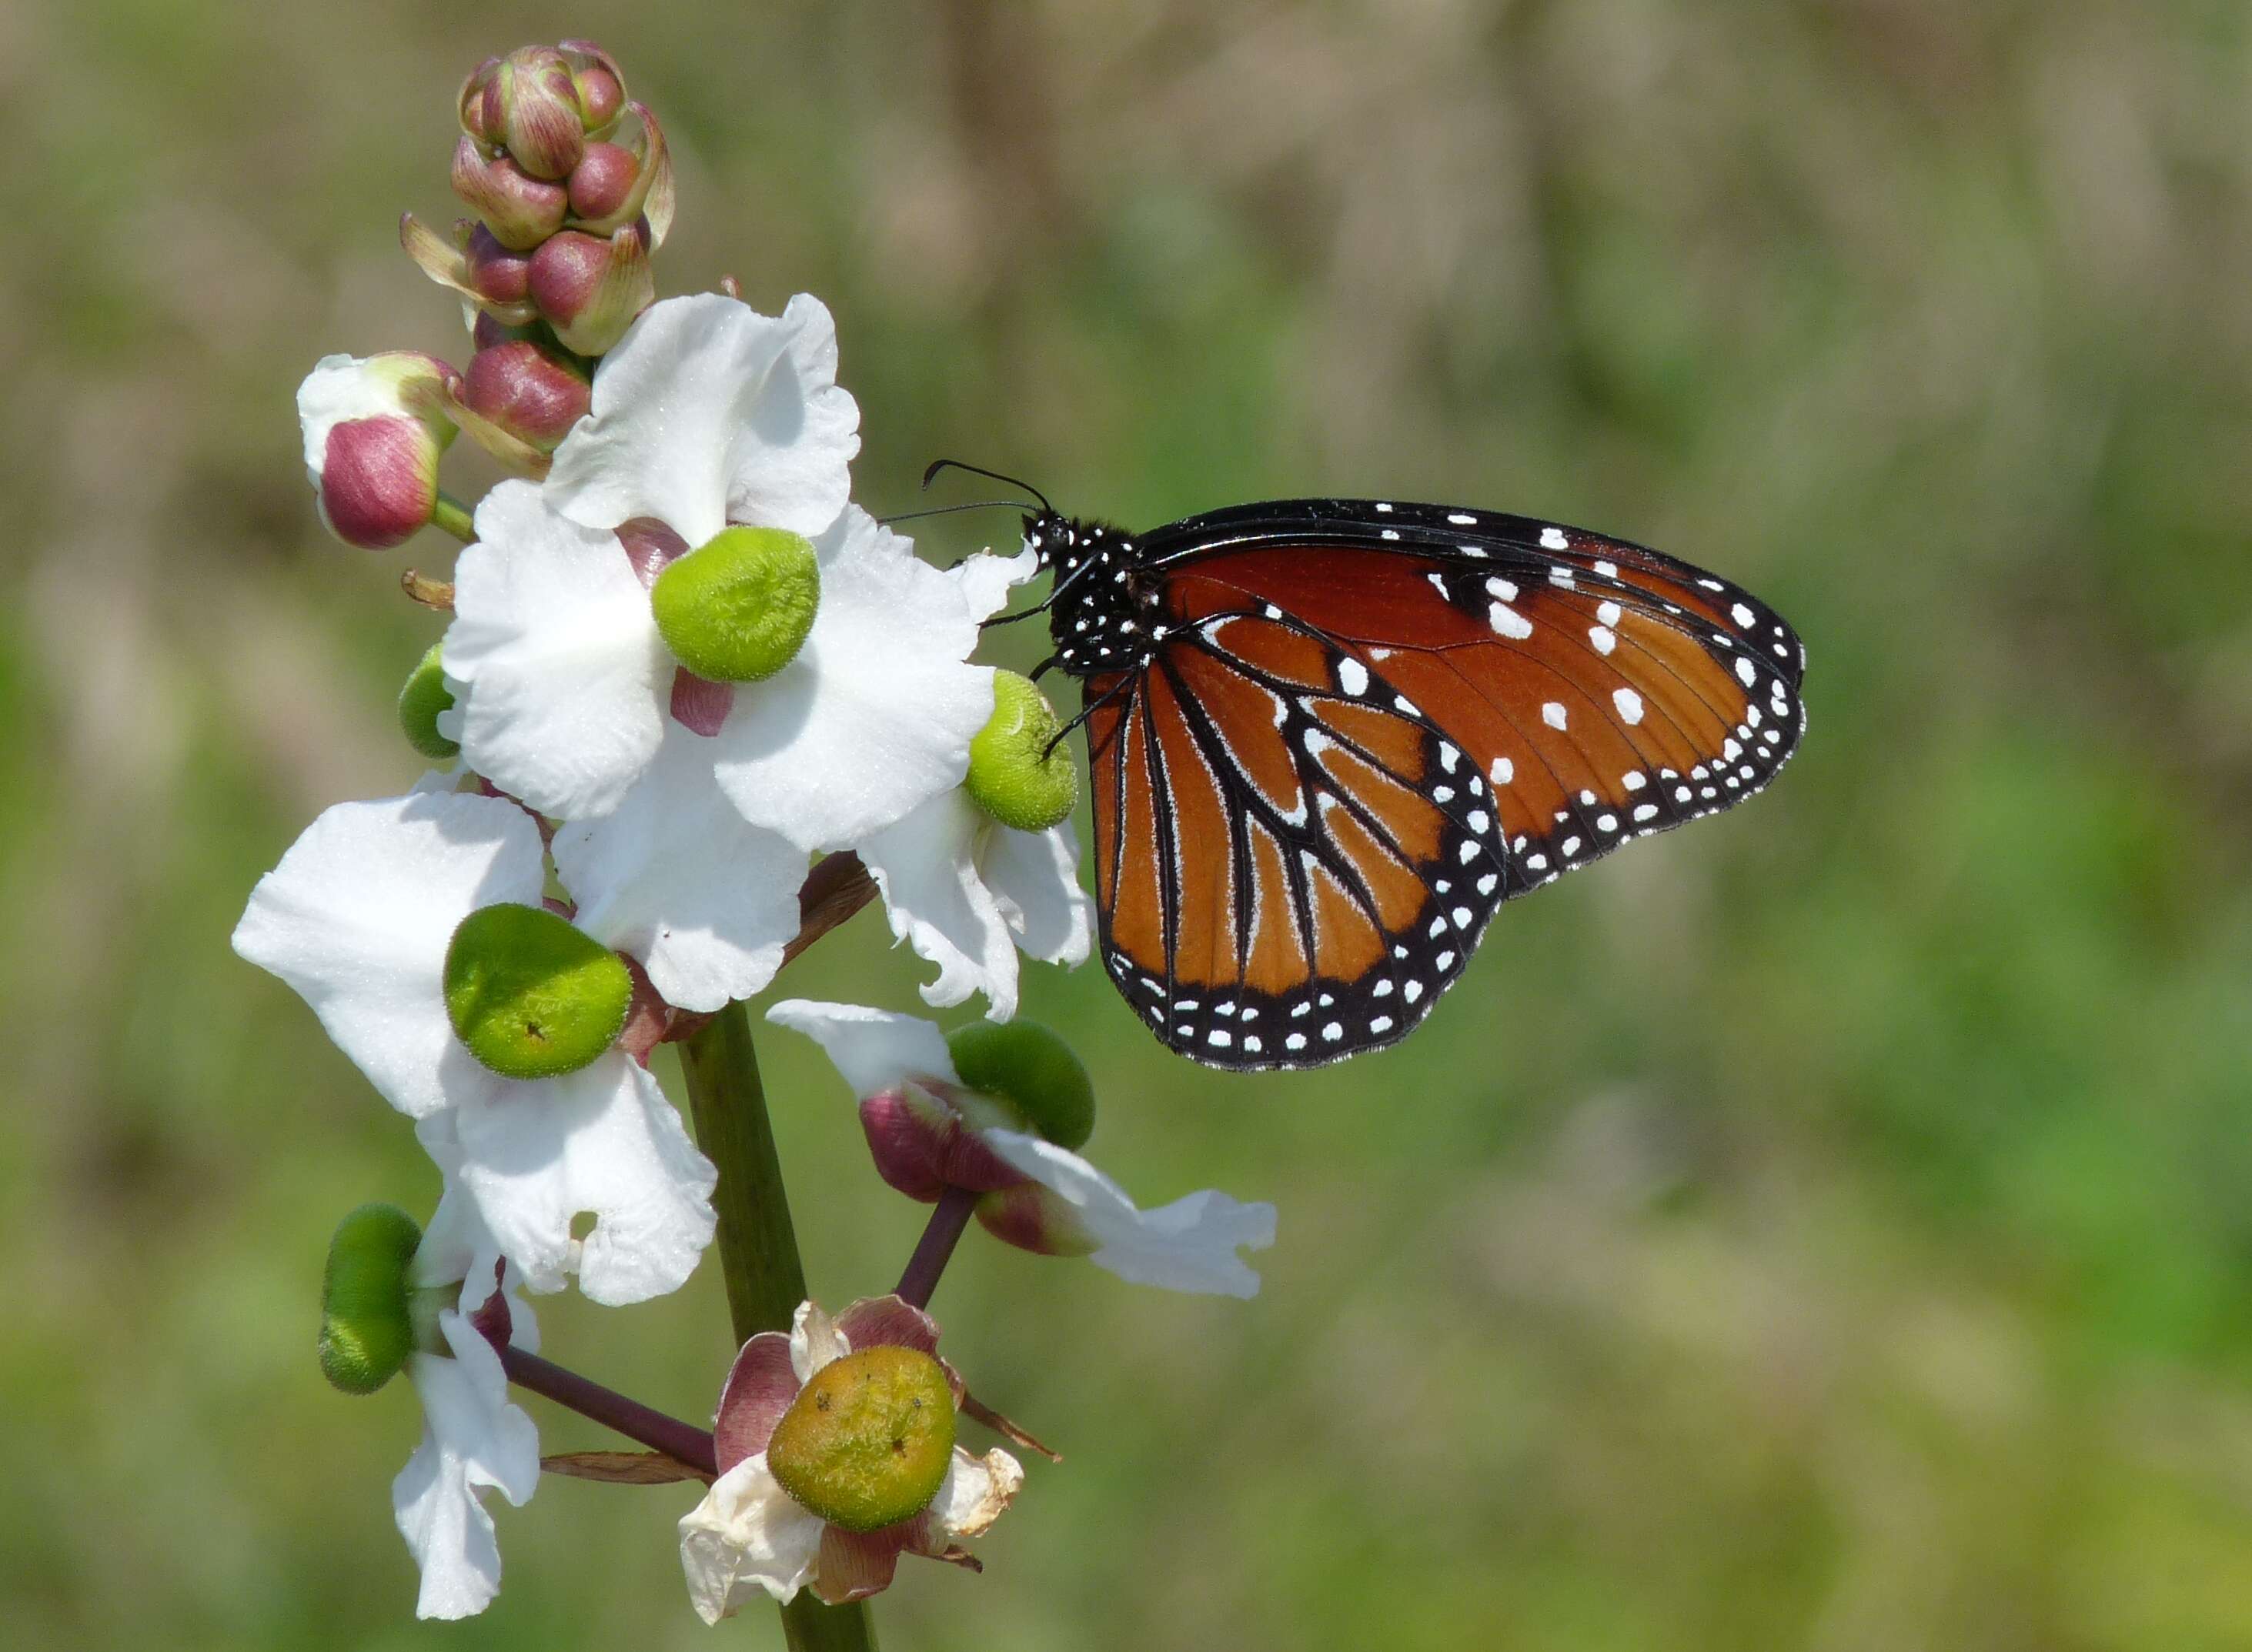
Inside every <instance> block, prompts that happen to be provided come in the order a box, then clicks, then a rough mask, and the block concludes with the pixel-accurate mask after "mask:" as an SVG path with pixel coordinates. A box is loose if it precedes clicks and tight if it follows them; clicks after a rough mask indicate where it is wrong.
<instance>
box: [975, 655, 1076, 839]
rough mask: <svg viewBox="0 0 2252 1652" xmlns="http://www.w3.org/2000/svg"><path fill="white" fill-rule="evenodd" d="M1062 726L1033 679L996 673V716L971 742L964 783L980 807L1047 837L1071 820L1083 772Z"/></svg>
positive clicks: (1008, 824) (994, 709)
mask: <svg viewBox="0 0 2252 1652" xmlns="http://www.w3.org/2000/svg"><path fill="white" fill-rule="evenodd" d="M1061 727H1062V725H1061V724H1060V723H1059V722H1058V721H1057V720H1056V714H1055V710H1054V708H1053V707H1052V706H1051V705H1049V704H1048V703H1047V698H1046V696H1045V695H1043V694H1042V693H1041V692H1040V691H1039V689H1038V688H1036V687H1035V686H1033V684H1032V679H1031V678H1030V677H1019V676H1018V675H1017V674H1016V673H1015V672H1014V671H996V672H994V673H993V715H992V717H991V718H990V719H989V720H988V721H987V722H986V725H985V726H984V728H982V729H980V730H979V731H978V732H977V738H976V739H972V740H971V741H970V775H969V778H968V779H967V780H965V781H963V786H964V788H966V789H967V790H968V791H969V793H970V796H971V797H972V798H973V799H975V800H976V802H977V806H978V807H979V808H981V809H984V811H985V812H986V813H987V814H989V815H990V816H992V817H993V818H994V819H995V820H997V821H999V822H1000V823H1002V824H1003V825H1004V826H1013V827H1015V828H1016V829H1018V831H1025V832H1044V831H1046V829H1048V828H1049V827H1051V826H1055V825H1060V823H1063V822H1064V821H1066V820H1068V819H1069V818H1070V817H1071V810H1072V805H1073V804H1074V803H1076V802H1079V771H1078V770H1077V769H1075V768H1074V767H1072V762H1071V753H1069V752H1068V751H1066V750H1065V749H1064V748H1063V746H1061V745H1060V744H1058V743H1057V741H1056V734H1057V732H1058V731H1059V730H1060V728H1061ZM1051 748H1053V749H1051Z"/></svg>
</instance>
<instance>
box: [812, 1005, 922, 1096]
mask: <svg viewBox="0 0 2252 1652" xmlns="http://www.w3.org/2000/svg"><path fill="white" fill-rule="evenodd" d="M767 1019H768V1020H769V1021H771V1022H773V1023H774V1024H775V1025H776V1026H778V1027H788V1028H789V1030H790V1031H793V1032H802V1033H803V1034H804V1035H805V1036H806V1037H807V1038H810V1039H812V1040H813V1041H814V1042H815V1043H816V1044H817V1045H820V1046H821V1047H822V1049H823V1050H824V1051H825V1052H828V1056H829V1059H830V1060H831V1061H832V1062H834V1063H835V1064H836V1065H837V1070H838V1072H841V1073H843V1074H844V1075H845V1083H846V1084H848V1085H850V1086H851V1087H852V1093H853V1094H854V1095H856V1096H871V1095H878V1094H880V1093H882V1092H884V1091H886V1090H896V1089H898V1088H899V1087H900V1086H901V1085H902V1084H905V1083H906V1082H907V1081H908V1080H909V1079H937V1080H938V1081H939V1082H941V1083H942V1084H951V1085H956V1086H958V1085H960V1084H961V1082H962V1079H960V1077H959V1076H957V1075H956V1072H955V1071H954V1058H953V1057H952V1056H950V1055H949V1054H948V1053H947V1052H946V1035H945V1034H944V1033H942V1032H941V1031H939V1030H938V1027H937V1024H935V1023H934V1022H929V1021H926V1020H924V1019H923V1018H922V1017H921V1016H903V1015H896V1014H894V1013H893V1012H892V1011H891V1010H871V1009H868V1008H867V1007H866V1006H865V1005H863V1004H857V1003H817V1002H815V1001H814V1000H812V999H810V998H785V999H784V1000H783V1001H782V1003H778V1004H776V1005H775V1006H774V1008H772V1009H771V1010H768V1011H767Z"/></svg>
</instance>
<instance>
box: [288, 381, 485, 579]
mask: <svg viewBox="0 0 2252 1652" xmlns="http://www.w3.org/2000/svg"><path fill="white" fill-rule="evenodd" d="M460 385H461V375H460V374H458V373H456V372H455V371H454V370H453V369H452V368H451V367H449V366H448V365H447V364H445V363H444V362H442V361H440V360H439V359H438V358H437V357H434V356H425V355H423V354H421V352H420V351H407V350H401V351H386V353H384V354H382V355H379V356H369V357H351V356H328V357H323V358H322V360H321V361H320V362H319V363H318V364H316V365H315V367H314V369H313V371H312V372H311V373H310V374H309V376H308V377H307V378H306V379H305V382H304V383H303V384H302V385H300V386H299V387H298V391H297V414H298V419H299V421H300V423H301V424H302V427H303V429H304V435H305V475H306V478H307V479H308V480H309V482H311V483H312V484H313V493H314V496H315V497H316V499H317V500H318V502H319V503H320V509H321V520H322V521H323V522H325V523H326V524H328V526H329V531H330V532H332V533H334V534H335V535H336V536H337V538H339V539H342V540H343V541H344V543H345V544H346V545H358V546H360V547H362V548H363V549H365V550H369V551H381V550H386V549H388V548H389V547H391V546H393V545H399V544H401V543H403V542H404V541H406V540H407V539H408V538H412V537H413V536H414V533H415V532H416V531H418V530H420V529H421V528H422V527H424V526H425V525H426V524H428V522H429V520H430V518H431V517H432V515H433V514H434V512H435V511H436V510H437V508H438V460H439V457H440V456H441V455H442V454H444V452H445V451H446V448H447V446H448V444H449V443H450V442H452V441H453V440H454V431H455V420H454V418H453V413H452V408H453V405H454V402H455V399H456V395H457V392H458V390H459V386H460Z"/></svg>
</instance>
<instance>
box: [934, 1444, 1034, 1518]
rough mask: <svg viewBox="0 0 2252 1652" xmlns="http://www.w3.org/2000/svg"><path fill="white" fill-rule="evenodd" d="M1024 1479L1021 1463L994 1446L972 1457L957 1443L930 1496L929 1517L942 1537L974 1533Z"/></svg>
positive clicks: (997, 1514) (1006, 1503)
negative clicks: (933, 1492)
mask: <svg viewBox="0 0 2252 1652" xmlns="http://www.w3.org/2000/svg"><path fill="white" fill-rule="evenodd" d="M1024 1483H1025V1469H1024V1465H1023V1464H1022V1463H1019V1462H1018V1461H1017V1460H1016V1459H1015V1458H1014V1457H1011V1455H1010V1454H1008V1453H1007V1452H1005V1451H1003V1450H1001V1449H999V1448H998V1447H996V1448H994V1449H993V1450H991V1451H989V1452H987V1453H986V1454H984V1456H983V1457H973V1456H971V1455H970V1454H969V1453H968V1452H966V1451H964V1450H963V1448H962V1447H959V1446H956V1447H955V1448H954V1460H953V1461H951V1462H950V1463H949V1464H948V1465H947V1469H946V1478H945V1479H944V1480H942V1481H941V1482H939V1487H938V1495H937V1496H935V1497H934V1498H933V1499H932V1500H931V1504H930V1513H931V1518H932V1519H933V1520H935V1521H936V1522H937V1523H938V1525H939V1528H940V1531H939V1533H938V1535H939V1536H941V1537H976V1536H977V1535H978V1534H979V1533H980V1532H982V1531H984V1530H985V1529H986V1528H987V1527H988V1526H990V1525H991V1524H993V1523H994V1522H995V1521H996V1520H998V1519H999V1518H1000V1517H1001V1512H1002V1510H1004V1509H1006V1508H1007V1507H1008V1506H1009V1504H1010V1503H1011V1501H1012V1500H1013V1499H1014V1498H1015V1496H1016V1495H1017V1491H1018V1488H1019V1487H1021V1486H1022V1485H1023V1484H1024Z"/></svg>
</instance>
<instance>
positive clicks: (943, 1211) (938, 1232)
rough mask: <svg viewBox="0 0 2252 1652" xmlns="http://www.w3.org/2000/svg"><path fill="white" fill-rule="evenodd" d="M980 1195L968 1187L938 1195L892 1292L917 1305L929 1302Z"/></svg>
mask: <svg viewBox="0 0 2252 1652" xmlns="http://www.w3.org/2000/svg"><path fill="white" fill-rule="evenodd" d="M977 1197H978V1196H977V1194H976V1193H974V1192H972V1191H971V1190H970V1189H968V1188H966V1187H949V1189H947V1190H946V1191H945V1192H943V1193H942V1194H940V1195H939V1196H938V1203H937V1204H935V1205H934V1206H932V1208H931V1212H930V1220H929V1222H928V1223H927V1224H926V1225H924V1227H923V1230H922V1237H921V1239H917V1240H916V1241H915V1247H914V1255H912V1256H910V1257H909V1258H907V1269H906V1271H905V1272H904V1273H902V1274H900V1284H899V1289H898V1290H897V1291H895V1292H894V1293H893V1295H896V1296H898V1297H899V1299H900V1301H903V1302H906V1303H907V1304H908V1305H909V1306H911V1307H914V1308H928V1307H929V1306H930V1295H931V1293H932V1292H933V1291H935V1290H936V1289H937V1288H938V1276H939V1275H940V1274H943V1273H944V1272H945V1271H946V1264H947V1262H948V1261H949V1260H951V1258H952V1257H953V1255H954V1247H955V1246H956V1244H958V1243H960V1242H961V1239H962V1232H963V1229H964V1228H966V1227H968V1226H969V1225H970V1218H971V1217H972V1216H973V1215H975V1214H976V1213H977Z"/></svg>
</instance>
